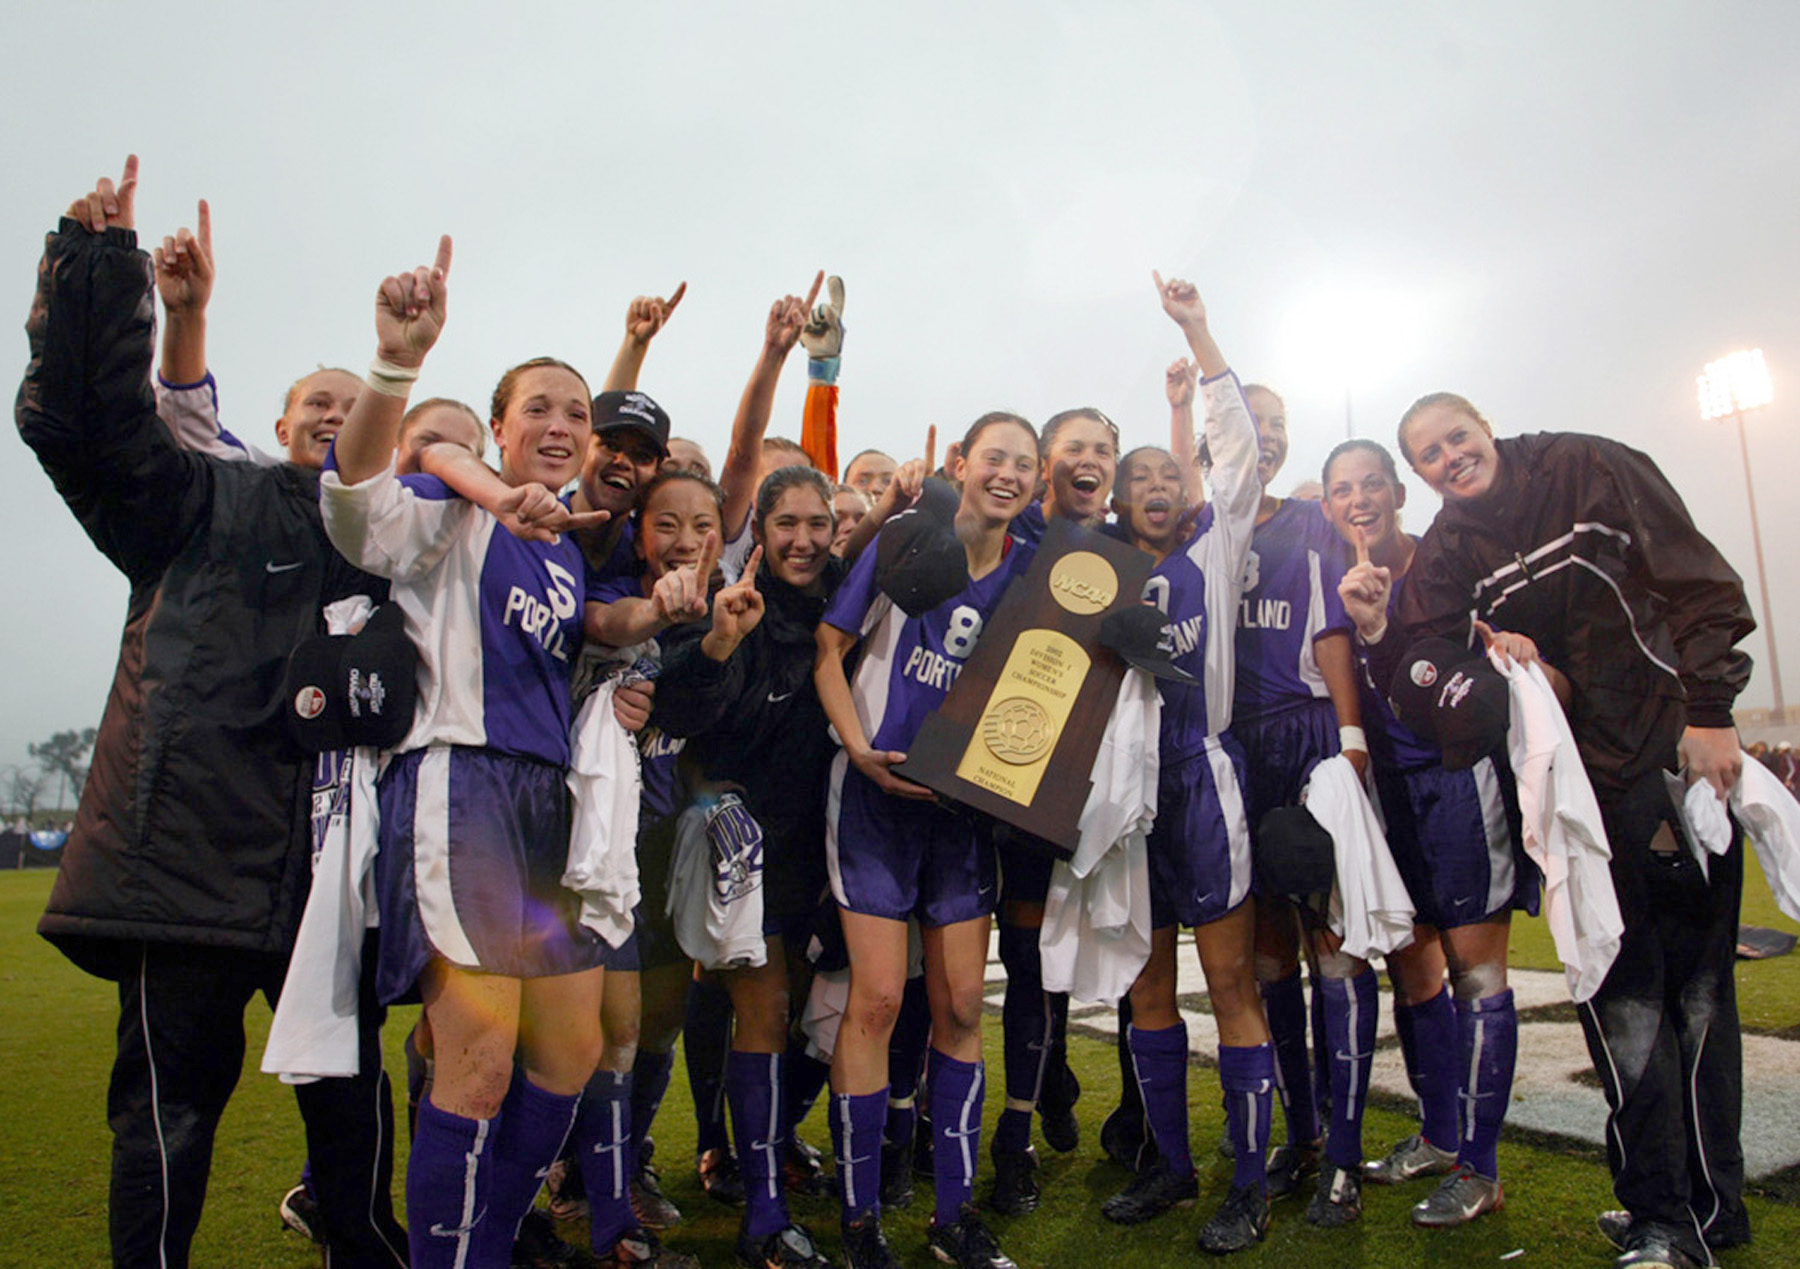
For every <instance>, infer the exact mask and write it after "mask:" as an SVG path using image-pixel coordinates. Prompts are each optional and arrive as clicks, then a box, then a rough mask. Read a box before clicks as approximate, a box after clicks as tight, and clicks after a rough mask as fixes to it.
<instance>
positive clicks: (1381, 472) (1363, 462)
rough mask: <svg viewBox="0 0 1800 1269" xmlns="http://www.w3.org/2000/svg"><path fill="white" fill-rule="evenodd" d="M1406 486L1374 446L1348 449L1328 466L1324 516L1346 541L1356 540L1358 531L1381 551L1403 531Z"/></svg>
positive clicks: (1364, 539) (1366, 542)
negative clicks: (1394, 476) (1401, 519)
mask: <svg viewBox="0 0 1800 1269" xmlns="http://www.w3.org/2000/svg"><path fill="white" fill-rule="evenodd" d="M1405 505H1406V486H1404V485H1401V484H1398V483H1396V482H1395V481H1394V480H1393V479H1392V478H1391V477H1390V476H1389V475H1388V473H1387V468H1386V466H1385V465H1384V464H1383V463H1382V461H1381V459H1380V457H1379V456H1378V455H1376V454H1375V453H1374V452H1373V451H1372V450H1368V449H1364V448H1361V447H1358V448H1355V449H1345V450H1344V451H1343V452H1342V453H1340V454H1339V455H1338V456H1337V457H1336V458H1334V459H1332V460H1331V465H1330V466H1328V467H1327V468H1326V469H1325V518H1326V519H1327V520H1330V521H1331V525H1332V527H1333V528H1334V529H1336V530H1337V531H1338V534H1339V536H1341V537H1342V538H1343V539H1344V541H1346V542H1349V543H1350V544H1351V545H1352V546H1354V545H1355V544H1356V533H1357V531H1358V530H1360V531H1361V533H1362V538H1363V542H1364V543H1365V544H1367V546H1368V548H1369V549H1370V550H1371V551H1375V552H1379V551H1380V550H1381V549H1382V548H1383V547H1385V546H1387V545H1388V544H1389V543H1390V542H1391V541H1392V540H1393V538H1394V537H1395V535H1397V534H1398V533H1399V532H1400V508H1401V507H1403V506H1405Z"/></svg>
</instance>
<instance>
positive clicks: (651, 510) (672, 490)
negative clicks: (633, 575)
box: [637, 480, 719, 582]
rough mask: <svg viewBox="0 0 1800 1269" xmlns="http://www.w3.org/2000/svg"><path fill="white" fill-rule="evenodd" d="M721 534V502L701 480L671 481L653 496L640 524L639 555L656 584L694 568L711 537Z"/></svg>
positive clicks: (647, 576)
mask: <svg viewBox="0 0 1800 1269" xmlns="http://www.w3.org/2000/svg"><path fill="white" fill-rule="evenodd" d="M718 532H719V500H718V499H717V498H716V497H715V496H714V495H713V491H712V488H711V487H710V486H708V485H704V484H702V483H701V482H700V481H698V480H667V481H664V482H663V483H662V484H659V485H658V486H657V487H656V488H655V489H653V490H652V491H651V492H650V495H649V498H648V500H647V501H646V502H645V503H644V514H643V515H642V517H641V518H640V519H639V520H638V534H637V551H638V555H639V556H640V557H642V559H643V561H644V576H645V580H646V581H647V582H653V581H655V580H656V579H657V578H659V577H661V576H662V575H663V574H664V573H667V572H668V571H669V570H670V569H673V568H680V567H681V566H682V565H684V564H694V563H697V562H698V561H699V559H700V552H701V550H702V548H703V547H704V546H705V544H706V536H707V534H709V533H710V534H713V535H715V536H716V535H717V534H718Z"/></svg>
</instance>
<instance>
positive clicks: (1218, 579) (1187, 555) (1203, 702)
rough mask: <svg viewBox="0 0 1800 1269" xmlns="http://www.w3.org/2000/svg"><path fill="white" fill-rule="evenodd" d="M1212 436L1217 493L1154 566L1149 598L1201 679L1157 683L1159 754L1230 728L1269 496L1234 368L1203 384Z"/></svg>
mask: <svg viewBox="0 0 1800 1269" xmlns="http://www.w3.org/2000/svg"><path fill="white" fill-rule="evenodd" d="M1201 392H1202V395H1203V396H1204V397H1205V400H1206V443H1207V447H1208V449H1210V450H1211V452H1212V456H1213V467H1212V479H1211V484H1212V501H1211V502H1209V503H1208V504H1207V505H1206V506H1205V507H1203V508H1202V509H1201V511H1200V514H1199V516H1198V517H1196V519H1195V521H1194V530H1193V533H1192V535H1191V536H1189V538H1188V540H1187V542H1186V543H1184V544H1183V545H1182V546H1181V547H1180V548H1179V549H1178V550H1175V551H1171V552H1170V553H1169V555H1168V556H1167V557H1166V558H1164V559H1163V561H1162V562H1161V563H1159V564H1158V565H1157V566H1156V567H1155V569H1153V570H1152V571H1151V574H1150V580H1149V581H1148V582H1146V583H1145V584H1144V598H1145V599H1147V600H1149V601H1150V602H1151V603H1153V604H1155V605H1156V606H1157V607H1158V608H1159V609H1161V610H1162V614H1163V616H1165V617H1167V618H1168V619H1169V624H1170V625H1171V626H1172V627H1173V628H1174V633H1175V664H1177V665H1179V666H1180V667H1181V668H1182V669H1184V670H1186V671H1187V672H1188V673H1189V674H1192V675H1193V676H1194V677H1195V678H1196V679H1198V680H1200V681H1199V682H1198V683H1197V684H1193V685H1189V684H1186V683H1172V682H1169V681H1168V680H1166V679H1158V680H1157V681H1156V690H1157V692H1158V693H1159V694H1160V695H1161V696H1162V757H1163V761H1164V762H1172V761H1175V760H1177V759H1180V758H1184V757H1186V756H1187V755H1189V754H1192V753H1197V752H1199V750H1200V749H1201V748H1203V747H1204V742H1205V740H1206V738H1207V737H1208V736H1214V735H1217V734H1218V733H1220V732H1222V731H1224V730H1225V729H1226V728H1227V727H1229V726H1231V701H1232V681H1233V677H1234V652H1235V648H1234V645H1233V641H1232V637H1231V636H1232V631H1233V629H1234V628H1235V627H1236V624H1237V609H1238V600H1239V598H1240V597H1241V596H1242V593H1243V587H1242V584H1241V583H1242V580H1243V577H1244V568H1245V560H1246V558H1247V556H1248V555H1249V552H1250V542H1251V535H1252V534H1253V533H1254V531H1255V528H1256V510H1257V507H1258V506H1260V505H1261V503H1262V484H1261V483H1260V482H1259V481H1258V480H1257V478H1256V456H1257V442H1256V424H1255V422H1254V420H1252V418H1251V417H1250V409H1249V407H1248V406H1246V405H1245V404H1244V394H1243V391H1242V389H1241V388H1239V386H1238V381H1237V376H1236V375H1234V374H1232V373H1230V372H1229V371H1227V372H1226V373H1225V374H1223V375H1220V376H1219V377H1218V378H1217V379H1209V380H1207V381H1206V382H1205V383H1203V384H1202V385H1201Z"/></svg>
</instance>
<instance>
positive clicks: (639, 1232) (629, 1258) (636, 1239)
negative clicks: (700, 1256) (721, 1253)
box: [594, 1226, 700, 1269]
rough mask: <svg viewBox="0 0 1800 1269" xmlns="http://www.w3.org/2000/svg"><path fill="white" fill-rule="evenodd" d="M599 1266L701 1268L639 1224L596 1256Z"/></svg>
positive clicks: (621, 1268)
mask: <svg viewBox="0 0 1800 1269" xmlns="http://www.w3.org/2000/svg"><path fill="white" fill-rule="evenodd" d="M594 1264H595V1265H596V1267H597V1269H700V1262H699V1261H698V1260H696V1259H694V1257H692V1256H690V1255H688V1254H687V1253H685V1252H680V1251H669V1250H668V1249H667V1248H665V1247H664V1246H663V1245H662V1244H661V1243H659V1242H658V1241H657V1240H656V1235H655V1234H652V1233H651V1232H650V1231H649V1230H647V1229H644V1228H643V1227H642V1226H639V1227H638V1228H637V1229H628V1230H626V1231H625V1233H624V1235H623V1236H622V1237H620V1239H619V1241H618V1242H616V1243H614V1244H613V1245H612V1249H611V1250H610V1251H608V1252H607V1253H606V1254H605V1255H602V1256H599V1257H597V1258H596V1259H595V1261H594Z"/></svg>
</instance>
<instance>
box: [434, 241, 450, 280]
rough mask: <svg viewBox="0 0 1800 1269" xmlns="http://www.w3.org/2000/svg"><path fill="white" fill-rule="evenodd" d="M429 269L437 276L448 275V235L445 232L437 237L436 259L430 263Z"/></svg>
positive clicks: (444, 276) (443, 276)
mask: <svg viewBox="0 0 1800 1269" xmlns="http://www.w3.org/2000/svg"><path fill="white" fill-rule="evenodd" d="M431 270H432V272H433V273H435V274H437V276H438V277H439V278H446V277H449V276H450V235H449V234H445V235H444V236H443V237H441V238H439V239H438V249H437V260H436V261H435V262H434V263H433V264H432V266H431Z"/></svg>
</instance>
